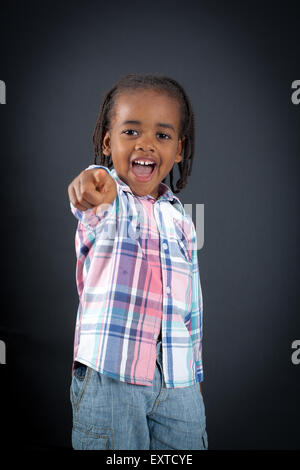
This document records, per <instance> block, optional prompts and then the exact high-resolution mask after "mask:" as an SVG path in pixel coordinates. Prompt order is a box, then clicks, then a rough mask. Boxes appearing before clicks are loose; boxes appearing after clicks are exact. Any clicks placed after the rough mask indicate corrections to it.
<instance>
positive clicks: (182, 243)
mask: <svg viewBox="0 0 300 470" xmlns="http://www.w3.org/2000/svg"><path fill="white" fill-rule="evenodd" d="M173 222H174V228H175V236H176V240H177V243H178V247H179V250H180V252H181V253H182V255H183V256H184V258H185V259H186V261H188V263H192V262H193V258H192V250H191V249H190V243H189V237H188V234H187V233H186V231H185V229H184V227H183V225H182V222H180V221H178V220H177V219H173Z"/></svg>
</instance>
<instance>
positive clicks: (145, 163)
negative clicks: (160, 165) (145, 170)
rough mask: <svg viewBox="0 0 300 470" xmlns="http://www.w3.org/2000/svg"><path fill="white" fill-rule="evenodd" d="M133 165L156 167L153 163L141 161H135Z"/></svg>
mask: <svg viewBox="0 0 300 470" xmlns="http://www.w3.org/2000/svg"><path fill="white" fill-rule="evenodd" d="M133 163H138V164H139V165H154V163H153V162H143V161H139V160H135V161H134V162H133Z"/></svg>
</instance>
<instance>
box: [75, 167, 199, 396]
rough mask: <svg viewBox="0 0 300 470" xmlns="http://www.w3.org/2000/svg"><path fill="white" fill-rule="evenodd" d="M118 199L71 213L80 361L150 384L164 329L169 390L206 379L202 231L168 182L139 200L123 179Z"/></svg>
mask: <svg viewBox="0 0 300 470" xmlns="http://www.w3.org/2000/svg"><path fill="white" fill-rule="evenodd" d="M92 168H104V169H105V170H106V171H107V172H108V173H109V174H110V175H111V176H112V177H113V178H114V180H115V181H116V183H117V197H116V199H115V201H114V202H113V204H111V205H110V206H109V207H108V208H107V210H106V211H104V212H102V214H101V215H98V214H97V215H96V214H94V213H93V211H92V209H89V210H86V211H83V212H81V211H79V210H78V209H76V208H75V207H74V206H73V205H72V203H70V205H71V210H72V212H73V214H74V215H75V217H76V218H77V219H78V226H77V231H76V235H75V250H76V256H77V263H76V283H77V290H78V295H79V306H78V311H77V319H76V328H75V339H74V356H73V367H72V373H73V372H74V364H75V361H78V362H81V363H83V364H86V365H87V366H89V367H91V368H93V369H95V370H97V371H98V372H100V373H102V374H105V375H108V376H110V377H112V378H115V379H118V380H120V381H122V382H129V383H132V384H137V385H146V386H151V385H152V381H153V376H154V371H155V365H156V342H157V338H158V335H159V332H160V331H161V336H162V358H163V373H164V380H165V383H166V387H167V388H177V387H187V386H190V385H193V384H195V383H196V382H202V381H203V366H202V292H201V285H200V276H199V270H198V256H197V239H196V231H195V227H194V224H193V221H192V219H191V217H190V216H189V215H188V214H185V211H184V208H183V206H182V204H181V202H180V201H179V199H178V198H177V197H176V196H175V195H174V194H173V192H172V191H171V189H170V188H169V187H168V186H167V185H166V184H164V183H160V188H159V189H160V193H159V194H160V196H159V197H158V199H157V200H155V199H154V198H153V197H152V196H150V195H147V196H143V197H140V196H136V195H134V194H133V193H132V191H131V189H130V187H129V186H128V185H127V184H125V183H124V182H123V181H122V180H121V179H120V178H119V177H118V175H117V173H116V171H115V169H112V170H109V169H108V168H106V167H104V166H101V165H90V166H89V167H88V168H87V170H89V169H92Z"/></svg>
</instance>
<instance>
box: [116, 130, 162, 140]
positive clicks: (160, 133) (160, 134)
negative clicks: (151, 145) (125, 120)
mask: <svg viewBox="0 0 300 470" xmlns="http://www.w3.org/2000/svg"><path fill="white" fill-rule="evenodd" d="M123 132H124V134H126V135H132V134H127V132H137V131H135V130H134V129H127V130H126V131H123ZM157 135H159V136H164V137H163V140H166V138H167V139H170V138H171V137H170V136H169V135H168V134H164V133H162V132H159V133H158V134H157Z"/></svg>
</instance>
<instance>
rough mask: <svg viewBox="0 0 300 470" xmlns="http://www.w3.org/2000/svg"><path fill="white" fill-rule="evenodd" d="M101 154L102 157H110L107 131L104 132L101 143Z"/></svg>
mask: <svg viewBox="0 0 300 470" xmlns="http://www.w3.org/2000/svg"><path fill="white" fill-rule="evenodd" d="M102 152H103V153H104V155H107V156H109V155H111V148H110V133H109V131H106V133H105V135H104V137H103V141H102Z"/></svg>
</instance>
